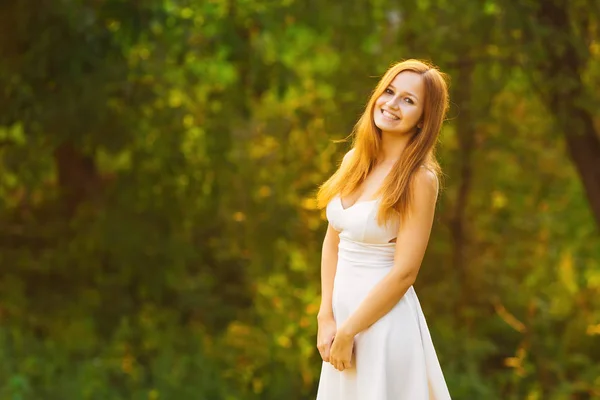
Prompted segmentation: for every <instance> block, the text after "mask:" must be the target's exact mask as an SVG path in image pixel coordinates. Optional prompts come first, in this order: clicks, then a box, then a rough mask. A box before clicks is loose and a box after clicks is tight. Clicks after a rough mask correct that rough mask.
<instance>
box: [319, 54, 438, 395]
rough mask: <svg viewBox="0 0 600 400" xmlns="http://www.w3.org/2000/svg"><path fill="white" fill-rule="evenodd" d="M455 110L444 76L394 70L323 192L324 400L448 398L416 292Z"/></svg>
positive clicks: (418, 66) (424, 67)
mask: <svg viewBox="0 0 600 400" xmlns="http://www.w3.org/2000/svg"><path fill="white" fill-rule="evenodd" d="M447 107H448V88H447V84H446V81H445V79H444V74H443V73H441V72H440V71H439V70H437V69H436V68H435V67H433V66H431V65H429V64H427V63H425V62H422V61H418V60H407V61H404V62H400V63H397V64H395V65H393V66H392V67H391V68H390V69H389V70H388V71H387V72H386V73H385V75H384V76H383V78H382V79H381V80H380V81H379V83H378V85H377V87H376V88H375V90H374V92H373V94H372V96H371V98H370V100H369V102H368V104H367V107H366V109H365V112H364V113H363V115H362V117H361V118H360V119H359V121H358V123H357V124H356V126H355V129H354V143H353V147H352V149H351V150H350V151H349V152H348V153H347V154H346V155H345V156H344V159H343V161H342V164H341V166H340V168H339V169H338V170H337V171H336V172H335V173H334V174H333V176H332V177H331V178H330V179H329V180H327V182H325V183H324V184H323V185H322V186H321V188H320V189H319V193H318V196H317V200H318V203H319V206H320V207H321V208H324V207H326V214H327V219H328V221H329V225H328V228H327V233H326V235H325V239H324V241H323V254H322V263H321V281H322V282H321V283H322V285H321V286H322V300H321V307H320V310H319V314H318V326H319V328H318V335H317V347H318V349H319V352H320V354H321V357H322V358H323V366H322V370H321V378H320V381H319V389H318V394H317V400H426V399H430V400H434V399H435V400H445V399H449V398H450V394H449V392H448V389H447V387H446V382H445V380H444V376H443V374H442V370H441V368H440V364H439V362H438V359H437V356H436V353H435V350H434V347H433V343H432V341H431V337H430V335H429V331H428V328H427V324H426V322H425V317H424V316H423V313H422V311H421V306H420V305H419V300H418V299H417V295H416V294H415V291H414V289H413V286H412V285H413V283H414V282H415V279H416V277H417V273H418V271H419V267H420V265H421V261H422V259H423V255H424V253H425V249H426V247H427V242H428V241H429V234H430V232H431V226H432V223H433V216H434V211H435V204H436V199H437V194H438V174H439V172H440V169H439V165H438V163H437V161H436V159H435V155H434V150H435V144H436V142H437V139H438V134H439V132H440V128H441V126H442V121H443V119H444V115H445V112H446V110H447Z"/></svg>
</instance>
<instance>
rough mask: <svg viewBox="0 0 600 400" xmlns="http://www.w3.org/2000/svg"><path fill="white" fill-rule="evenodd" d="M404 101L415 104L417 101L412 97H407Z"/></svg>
mask: <svg viewBox="0 0 600 400" xmlns="http://www.w3.org/2000/svg"><path fill="white" fill-rule="evenodd" d="M404 101H406V102H407V103H408V104H415V102H414V101H413V100H412V99H411V98H410V97H405V98H404Z"/></svg>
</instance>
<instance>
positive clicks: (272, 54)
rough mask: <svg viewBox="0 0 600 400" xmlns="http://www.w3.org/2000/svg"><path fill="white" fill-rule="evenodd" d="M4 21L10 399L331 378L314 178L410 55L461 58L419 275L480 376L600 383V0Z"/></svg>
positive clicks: (461, 387) (583, 395)
mask: <svg viewBox="0 0 600 400" xmlns="http://www.w3.org/2000/svg"><path fill="white" fill-rule="evenodd" d="M0 29H1V30H2V34H1V35H0V56H1V57H0V88H2V91H1V92H0V110H1V111H0V398H1V399H14V400H17V399H36V400H37V399H47V400H51V399H61V400H64V399H153V400H155V399H176V400H179V399H207V400H213V399H215V400H217V399H226V400H229V399H232V400H233V399H244V400H245V399H248V400H251V399H289V400H294V399H298V400H300V399H310V398H314V394H315V391H316V384H317V381H318V374H319V371H320V358H319V357H318V353H317V351H316V348H315V341H316V339H315V334H316V320H315V317H316V312H317V309H318V306H319V268H320V250H321V243H322V239H323V235H324V231H325V227H326V222H325V219H324V213H323V212H322V211H320V210H317V209H315V202H314V193H315V189H316V188H317V186H318V185H319V184H320V183H321V182H323V181H324V180H325V179H326V178H327V177H328V176H329V175H330V174H331V173H332V172H333V170H334V169H335V168H336V166H337V163H338V162H339V160H340V159H341V156H342V154H343V153H344V152H345V151H346V150H347V149H348V143H346V144H339V143H337V142H334V140H338V139H343V138H344V137H346V136H347V135H348V134H349V133H350V131H351V129H352V126H353V124H354V123H355V121H356V119H357V117H358V115H359V114H360V112H361V111H362V107H364V104H365V102H366V100H367V98H368V96H369V93H370V90H371V89H372V87H373V86H374V84H375V83H376V81H377V78H378V76H380V75H381V74H382V73H383V72H384V71H385V70H386V69H387V67H388V66H389V65H390V64H391V63H392V62H394V61H398V60H401V59H405V58H425V59H428V60H431V61H433V62H434V63H435V64H437V65H439V66H440V68H441V69H442V70H443V71H446V72H447V73H448V74H449V75H450V77H451V91H452V92H451V96H452V97H451V99H452V107H451V110H450V113H449V116H448V121H447V123H446V125H445V127H444V130H443V132H442V137H441V143H440V150H439V156H440V160H441V163H442V166H443V168H444V171H445V174H446V176H445V189H444V191H443V192H442V195H441V197H440V202H439V207H438V210H437V214H436V221H435V226H434V231H433V234H432V238H431V241H430V246H429V250H428V253H427V255H426V259H425V261H424V263H423V266H422V268H421V273H420V276H419V279H418V281H417V284H416V289H417V292H418V293H419V296H420V299H421V303H422V305H423V308H424V311H425V315H426V316H427V318H428V322H429V327H430V329H431V332H432V336H433V339H434V343H435V344H436V349H437V352H438V356H439V358H440V362H441V364H442V367H443V369H444V373H445V376H446V380H447V382H448V385H449V387H450V391H451V393H452V395H453V398H455V399H490V400H493V399H528V400H547V399H549V400H550V399H551V400H555V399H556V400H559V399H594V398H600V341H599V340H598V338H599V335H600V237H599V235H598V232H599V230H598V226H599V225H600V214H599V213H598V212H597V210H599V209H600V208H599V205H600V192H599V190H600V189H599V187H600V145H599V144H598V142H599V141H600V139H599V138H600V135H599V134H598V133H599V132H600V114H599V112H598V110H599V109H600V107H599V106H600V96H599V95H598V90H597V88H598V85H599V84H600V42H599V35H598V32H599V29H600V5H599V4H598V2H596V1H591V0H571V1H568V2H567V1H559V0H546V1H544V2H541V1H539V2H538V1H531V0H529V1H528V0H518V1H516V0H515V1H509V0H486V1H477V2H476V1H470V0H455V1H447V0H408V1H402V2H400V1H395V2H394V1H392V2H389V1H388V2H384V1H381V0H348V1H345V2H334V1H321V2H315V1H299V0H280V1H268V0H237V1H235V0H161V1H159V0H147V1H121V0H44V1H37V2H33V1H26V0H5V1H3V2H2V3H1V4H0ZM594 174H595V175H594ZM594 182H595V186H594Z"/></svg>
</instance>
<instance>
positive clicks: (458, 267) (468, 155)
mask: <svg viewBox="0 0 600 400" xmlns="http://www.w3.org/2000/svg"><path fill="white" fill-rule="evenodd" d="M472 74H473V64H472V63H468V62H467V63H461V64H460V65H459V66H458V79H457V80H458V82H460V85H457V86H456V92H455V93H454V102H455V103H456V104H457V105H458V117H457V119H456V129H457V136H458V143H459V152H460V156H459V157H457V159H458V168H457V170H458V177H457V178H458V181H459V184H458V191H457V193H456V198H455V203H454V210H453V214H452V217H451V220H450V234H451V237H452V242H453V246H452V251H453V253H452V269H453V270H454V271H456V274H457V278H458V280H459V282H458V284H459V285H460V286H461V293H463V294H465V295H466V294H467V293H469V290H468V288H469V286H470V285H469V282H468V280H469V274H467V273H466V270H467V265H466V264H467V257H466V254H465V253H466V250H467V248H468V245H469V243H468V237H467V227H466V214H467V206H468V201H469V194H470V192H471V185H472V178H473V169H472V162H473V161H472V159H473V150H474V149H475V128H474V125H473V115H472V110H471V106H470V101H471V80H472ZM464 300H465V299H461V303H463V302H464Z"/></svg>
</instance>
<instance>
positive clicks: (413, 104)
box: [373, 71, 425, 134]
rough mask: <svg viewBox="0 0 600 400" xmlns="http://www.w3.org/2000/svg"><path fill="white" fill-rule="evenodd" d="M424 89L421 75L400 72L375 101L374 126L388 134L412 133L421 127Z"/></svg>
mask: <svg viewBox="0 0 600 400" xmlns="http://www.w3.org/2000/svg"><path fill="white" fill-rule="evenodd" d="M424 99H425V87H424V85H423V78H422V77H421V75H419V74H417V73H416V72H412V71H402V72H400V73H399V74H398V75H396V77H395V78H394V79H393V80H392V82H391V83H390V85H389V86H388V87H387V88H386V89H385V91H384V92H383V94H382V95H381V96H379V98H378V99H377V100H376V101H375V109H374V110H373V120H374V121H375V126H377V127H378V128H379V129H381V130H382V131H383V132H386V133H390V134H406V133H409V132H414V131H415V129H416V128H417V126H418V127H419V128H420V127H421V126H422V121H421V116H422V115H423V104H424V103H423V101H424Z"/></svg>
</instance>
